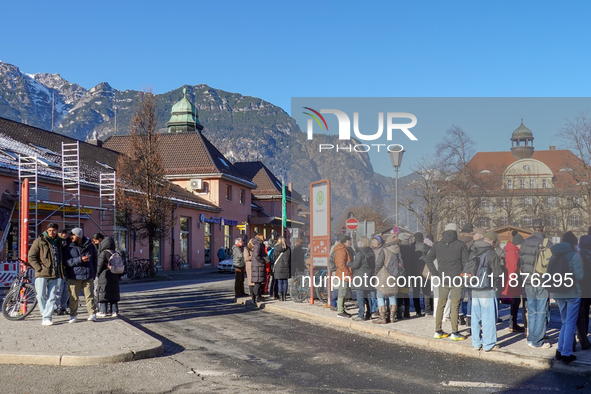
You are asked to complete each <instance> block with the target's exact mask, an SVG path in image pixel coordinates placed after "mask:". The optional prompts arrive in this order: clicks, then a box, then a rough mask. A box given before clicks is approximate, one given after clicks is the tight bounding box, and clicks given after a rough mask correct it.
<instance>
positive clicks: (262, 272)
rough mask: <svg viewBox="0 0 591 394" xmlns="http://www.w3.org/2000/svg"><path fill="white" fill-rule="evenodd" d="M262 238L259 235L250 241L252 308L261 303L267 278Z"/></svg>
mask: <svg viewBox="0 0 591 394" xmlns="http://www.w3.org/2000/svg"><path fill="white" fill-rule="evenodd" d="M263 239H264V236H263V234H261V233H259V234H257V235H256V236H255V237H254V238H253V239H252V245H253V247H252V263H251V267H252V268H251V271H252V278H251V279H250V280H251V282H253V283H254V289H253V293H254V294H253V297H252V303H253V306H254V307H255V308H256V307H257V301H259V302H260V301H262V300H263V299H262V290H263V286H264V284H265V280H266V277H267V272H266V265H267V259H268V257H267V253H266V252H265V245H264V244H263Z"/></svg>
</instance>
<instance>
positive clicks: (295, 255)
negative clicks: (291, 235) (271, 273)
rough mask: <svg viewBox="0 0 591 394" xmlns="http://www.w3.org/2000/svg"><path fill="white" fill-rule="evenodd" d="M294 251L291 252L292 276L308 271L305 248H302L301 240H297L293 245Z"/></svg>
mask: <svg viewBox="0 0 591 394" xmlns="http://www.w3.org/2000/svg"><path fill="white" fill-rule="evenodd" d="M293 245H294V246H293V250H292V251H291V274H292V276H293V275H294V274H295V273H296V272H304V271H305V270H306V262H305V261H304V260H305V257H306V254H305V252H304V248H303V247H302V240H301V238H296V239H295V241H294V244H293Z"/></svg>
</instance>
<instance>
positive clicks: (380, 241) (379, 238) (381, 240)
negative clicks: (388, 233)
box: [373, 235, 384, 245]
mask: <svg viewBox="0 0 591 394" xmlns="http://www.w3.org/2000/svg"><path fill="white" fill-rule="evenodd" d="M373 237H374V239H377V240H378V242H379V243H380V245H381V244H383V243H384V239H383V238H382V237H380V236H379V235H374V236H373Z"/></svg>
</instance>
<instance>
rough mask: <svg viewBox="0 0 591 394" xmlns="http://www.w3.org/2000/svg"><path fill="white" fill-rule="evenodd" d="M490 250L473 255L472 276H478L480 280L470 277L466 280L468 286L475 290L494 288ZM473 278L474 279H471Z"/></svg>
mask: <svg viewBox="0 0 591 394" xmlns="http://www.w3.org/2000/svg"><path fill="white" fill-rule="evenodd" d="M487 255H488V251H486V252H484V253H482V254H481V255H480V256H474V257H472V259H471V261H470V263H471V264H472V267H474V269H473V273H472V276H473V277H476V278H478V281H477V282H475V281H474V280H473V279H472V278H468V280H467V281H466V285H467V286H466V287H469V288H470V289H474V290H485V289H492V288H493V285H492V282H491V277H490V274H491V272H492V271H491V269H490V266H489V265H488V256H487ZM470 279H472V281H470Z"/></svg>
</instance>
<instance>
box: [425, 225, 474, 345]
mask: <svg viewBox="0 0 591 394" xmlns="http://www.w3.org/2000/svg"><path fill="white" fill-rule="evenodd" d="M457 230H458V226H457V225H456V224H455V223H449V224H447V225H446V226H445V230H444V231H443V235H442V237H441V241H438V242H436V243H435V244H434V245H433V248H432V249H431V250H430V251H429V253H428V254H427V257H426V258H425V264H426V265H427V267H429V271H431V275H433V277H438V279H440V286H439V297H438V299H437V313H436V315H435V335H434V336H433V337H434V338H435V339H441V338H447V337H448V336H449V334H447V333H445V332H443V330H442V329H441V324H442V320H443V310H444V309H445V303H446V301H447V296H448V294H450V293H451V326H452V335H451V339H452V340H454V341H463V340H465V339H466V337H465V336H463V335H461V334H460V332H459V330H458V317H459V309H460V300H461V297H462V289H463V286H458V287H456V286H453V280H454V278H455V277H459V276H460V274H461V273H462V272H463V271H464V266H465V264H466V263H467V262H468V248H466V244H465V243H463V242H462V241H460V240H459V239H458V232H457ZM435 259H437V264H438V267H439V269H437V268H435V264H433V261H435Z"/></svg>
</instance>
